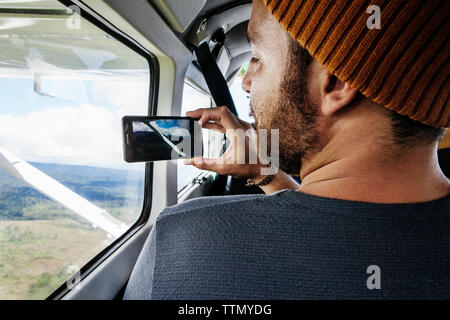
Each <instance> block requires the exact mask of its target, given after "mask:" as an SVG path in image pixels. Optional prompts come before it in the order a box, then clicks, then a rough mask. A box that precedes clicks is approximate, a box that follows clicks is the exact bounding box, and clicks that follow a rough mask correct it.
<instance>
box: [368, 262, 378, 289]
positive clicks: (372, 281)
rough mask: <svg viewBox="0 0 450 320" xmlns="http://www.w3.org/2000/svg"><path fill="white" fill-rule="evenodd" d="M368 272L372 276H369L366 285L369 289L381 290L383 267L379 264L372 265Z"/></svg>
mask: <svg viewBox="0 0 450 320" xmlns="http://www.w3.org/2000/svg"><path fill="white" fill-rule="evenodd" d="M366 273H367V274H370V276H369V277H368V278H367V281H366V285H367V289H369V290H374V289H376V290H380V289H381V269H380V267H379V266H377V265H370V266H368V267H367V270H366Z"/></svg>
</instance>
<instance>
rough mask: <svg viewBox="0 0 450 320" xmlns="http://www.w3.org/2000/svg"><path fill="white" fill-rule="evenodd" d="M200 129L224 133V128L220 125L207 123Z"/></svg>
mask: <svg viewBox="0 0 450 320" xmlns="http://www.w3.org/2000/svg"><path fill="white" fill-rule="evenodd" d="M202 128H203V129H210V130H214V131H219V132H221V133H226V130H225V128H224V127H222V126H221V125H218V124H217V123H212V122H208V123H205V124H204V125H203V127H202Z"/></svg>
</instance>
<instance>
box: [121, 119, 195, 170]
mask: <svg viewBox="0 0 450 320" xmlns="http://www.w3.org/2000/svg"><path fill="white" fill-rule="evenodd" d="M122 129H123V150H124V158H125V161H126V162H150V161H161V160H178V159H187V158H193V157H201V156H202V155H203V136H202V128H201V127H200V125H199V124H198V122H197V120H196V119H193V118H189V117H137V116H125V117H123V118H122Z"/></svg>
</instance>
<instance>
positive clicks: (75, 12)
mask: <svg viewBox="0 0 450 320" xmlns="http://www.w3.org/2000/svg"><path fill="white" fill-rule="evenodd" d="M66 13H67V14H68V15H69V18H67V21H66V26H67V28H68V29H69V30H80V29H81V9H80V7H79V6H77V5H72V6H69V7H67V9H66Z"/></svg>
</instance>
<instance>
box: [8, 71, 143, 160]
mask: <svg viewBox="0 0 450 320" xmlns="http://www.w3.org/2000/svg"><path fill="white" fill-rule="evenodd" d="M102 80H103V79H102ZM133 80H134V81H133ZM142 80H144V79H143V78H139V79H136V78H135V79H127V81H108V80H106V81H96V82H95V81H93V82H91V85H90V86H89V92H90V94H89V96H90V97H92V98H91V99H89V100H90V101H89V103H80V104H79V105H76V106H73V105H72V106H70V105H68V104H67V103H64V102H63V100H61V105H60V106H51V107H50V106H47V107H43V108H39V110H38V111H31V112H28V113H22V114H19V115H12V114H8V113H7V112H8V109H6V110H5V109H4V108H3V111H2V113H3V114H0V123H1V126H0V146H2V147H3V148H5V149H7V150H8V151H10V152H12V153H14V154H16V155H17V156H18V157H20V158H22V159H24V160H26V161H36V162H51V163H65V164H78V165H94V166H101V167H125V168H131V167H133V165H130V164H126V163H125V161H124V160H123V149H122V148H123V147H122V125H121V119H122V117H123V116H125V115H146V114H147V112H148V90H149V89H148V82H147V81H142ZM81 83H82V82H81ZM56 99H57V98H56ZM55 101H58V100H55ZM27 109H28V110H30V109H32V106H30V107H28V108H27ZM5 113H6V114H5Z"/></svg>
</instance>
